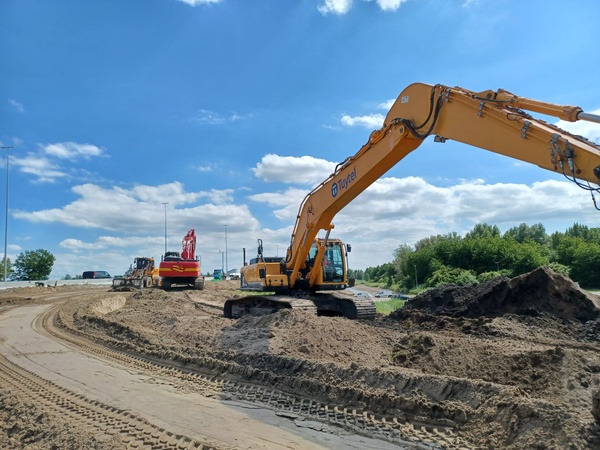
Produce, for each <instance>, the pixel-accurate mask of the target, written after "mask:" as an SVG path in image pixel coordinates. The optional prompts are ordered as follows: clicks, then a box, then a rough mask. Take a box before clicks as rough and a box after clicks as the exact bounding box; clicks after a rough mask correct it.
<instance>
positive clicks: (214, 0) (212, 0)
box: [178, 0, 223, 6]
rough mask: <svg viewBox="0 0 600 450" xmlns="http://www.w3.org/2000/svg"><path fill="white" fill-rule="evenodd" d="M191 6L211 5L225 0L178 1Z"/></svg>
mask: <svg viewBox="0 0 600 450" xmlns="http://www.w3.org/2000/svg"><path fill="white" fill-rule="evenodd" d="M178 1H180V2H181V3H185V4H187V5H190V6H198V5H210V4H212V3H215V4H216V3H221V2H222V1H223V0H178Z"/></svg>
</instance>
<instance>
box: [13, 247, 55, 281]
mask: <svg viewBox="0 0 600 450" xmlns="http://www.w3.org/2000/svg"><path fill="white" fill-rule="evenodd" d="M55 260H56V258H55V257H54V255H53V254H52V253H50V252H49V251H47V250H44V249H38V250H35V251H26V252H24V253H21V254H20V255H19V256H17V259H16V260H15V271H14V274H13V276H12V279H14V280H20V281H31V280H47V279H48V277H49V276H50V272H52V266H54V261H55Z"/></svg>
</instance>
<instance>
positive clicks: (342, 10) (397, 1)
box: [317, 0, 408, 15]
mask: <svg viewBox="0 0 600 450" xmlns="http://www.w3.org/2000/svg"><path fill="white" fill-rule="evenodd" d="M363 1H365V2H372V1H373V0H363ZM406 1H408V0H375V3H377V6H379V8H380V9H381V10H382V11H396V10H398V8H400V5H401V4H402V3H405V2H406ZM352 3H353V2H352V0H325V1H324V2H323V3H322V4H321V5H319V6H318V7H317V9H318V10H319V12H320V13H321V14H323V15H327V14H330V13H331V14H336V15H343V14H346V13H348V11H350V9H351V8H352Z"/></svg>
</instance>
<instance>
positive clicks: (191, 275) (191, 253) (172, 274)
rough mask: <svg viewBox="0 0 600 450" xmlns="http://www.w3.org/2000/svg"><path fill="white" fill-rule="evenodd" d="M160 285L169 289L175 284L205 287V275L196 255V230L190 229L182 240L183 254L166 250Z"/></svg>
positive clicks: (159, 279) (162, 262)
mask: <svg viewBox="0 0 600 450" xmlns="http://www.w3.org/2000/svg"><path fill="white" fill-rule="evenodd" d="M158 275H159V278H158V286H159V287H161V288H162V289H165V290H168V289H171V287H173V286H181V287H193V288H194V289H204V276H202V270H201V269H200V261H199V259H198V258H197V257H196V232H195V231H194V229H191V230H190V231H188V233H187V234H186V235H185V236H184V238H183V240H182V250H181V254H180V253H178V252H166V253H165V255H164V256H163V258H162V259H161V262H160V265H159V269H158Z"/></svg>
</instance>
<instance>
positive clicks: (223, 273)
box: [219, 250, 225, 279]
mask: <svg viewBox="0 0 600 450" xmlns="http://www.w3.org/2000/svg"><path fill="white" fill-rule="evenodd" d="M219 253H220V254H221V277H222V278H223V279H225V272H223V255H225V252H224V251H223V250H219Z"/></svg>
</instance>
